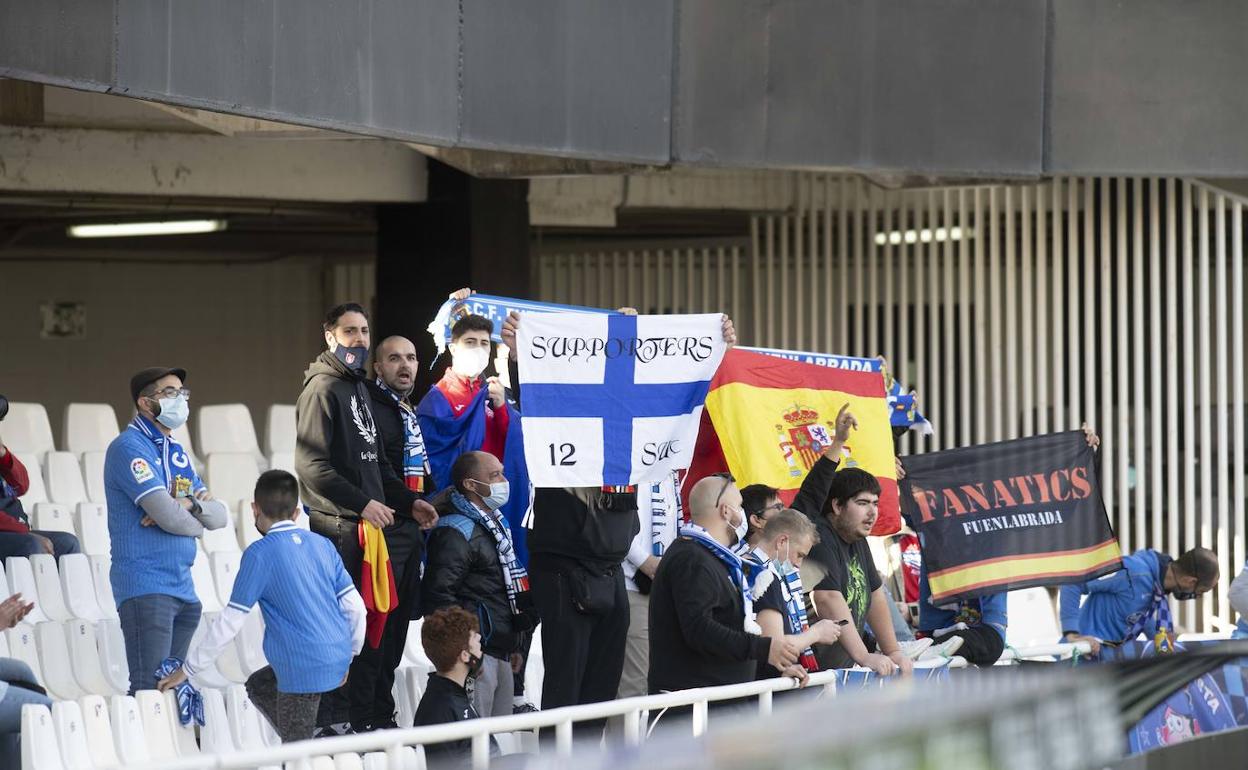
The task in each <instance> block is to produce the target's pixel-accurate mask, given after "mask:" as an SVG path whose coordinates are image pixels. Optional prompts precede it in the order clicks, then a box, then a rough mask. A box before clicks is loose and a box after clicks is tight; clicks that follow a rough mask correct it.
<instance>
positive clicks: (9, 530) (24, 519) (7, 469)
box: [0, 441, 80, 561]
mask: <svg viewBox="0 0 1248 770" xmlns="http://www.w3.org/2000/svg"><path fill="white" fill-rule="evenodd" d="M28 489H30V476H29V475H28V474H27V473H26V466H25V465H22V461H21V460H19V459H17V455H15V454H13V453H12V452H10V451H9V448H8V447H7V446H5V445H4V442H3V441H0V561H3V560H4V559H7V558H8V557H10V556H35V555H37V554H41V553H50V554H52V555H53V556H55V557H56V558H58V559H59V558H61V557H62V556H64V555H65V554H67V553H78V552H79V550H80V549H79V546H78V538H76V537H74V535H73V534H72V533H70V532H39V531H36V530H32V529H31V528H30V518H29V517H28V516H27V514H26V511H25V509H24V508H23V507H22V501H21V500H19V499H18V498H19V497H21V496H22V495H24V494H26V490H28Z"/></svg>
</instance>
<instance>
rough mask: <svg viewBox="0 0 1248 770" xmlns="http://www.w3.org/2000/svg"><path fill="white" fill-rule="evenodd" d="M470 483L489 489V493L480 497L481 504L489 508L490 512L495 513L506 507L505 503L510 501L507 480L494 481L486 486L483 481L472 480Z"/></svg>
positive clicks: (509, 487)
mask: <svg viewBox="0 0 1248 770" xmlns="http://www.w3.org/2000/svg"><path fill="white" fill-rule="evenodd" d="M472 482H473V483H474V484H480V485H481V486H483V487H489V488H490V493H489V494H488V495H485V496H484V497H482V498H481V502H483V503H485V507H486V508H489V509H490V510H491V511H497V510H498V509H499V508H502V507H503V506H504V505H506V504H507V501H508V500H509V499H511V482H510V481H508V480H507V479H503V480H502V481H495V482H494V483H492V484H487V483H485V482H484V481H477V480H476V479H472Z"/></svg>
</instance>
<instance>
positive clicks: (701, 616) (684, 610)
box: [650, 474, 805, 693]
mask: <svg viewBox="0 0 1248 770" xmlns="http://www.w3.org/2000/svg"><path fill="white" fill-rule="evenodd" d="M689 516H690V523H689V524H688V525H686V526H684V527H682V528H681V530H680V538H679V539H678V540H677V541H676V542H674V543H672V547H671V548H669V549H668V550H667V553H666V555H664V557H663V560H662V561H661V562H660V564H659V569H658V572H657V573H656V575H655V578H654V590H653V591H652V593H651V595H650V692H652V693H659V692H669V691H673V690H684V689H687V688H690V687H714V686H717V685H724V684H736V683H739V682H748V681H750V680H752V679H754V677H755V675H756V673H757V670H758V665H759V664H767V663H770V664H771V665H772V666H774V667H775V668H776V669H777V670H779V671H784V672H785V673H786V674H789V673H790V672H792V674H793V675H794V676H798V677H799V678H804V676H805V674H804V673H803V672H800V671H798V670H797V669H796V667H794V668H792V669H791V668H790V667H793V666H794V664H795V663H796V662H797V658H798V654H799V653H800V651H801V649H800V648H799V647H797V645H796V644H795V643H794V642H793V640H791V639H788V638H786V637H784V636H780V637H773V638H768V637H766V636H762V635H761V634H760V633H759V631H760V629H759V627H758V625H757V624H756V623H755V621H754V611H753V597H752V596H751V591H750V586H749V583H748V580H747V577H746V574H745V568H744V566H743V565H742V562H741V557H740V556H739V555H737V553H736V552H735V551H734V550H733V546H734V545H736V544H737V543H738V542H739V541H741V540H742V539H744V537H745V531H746V527H747V524H746V518H745V509H743V508H742V507H741V493H740V492H739V491H738V490H737V487H736V485H735V484H734V483H733V480H732V476H730V475H728V474H717V475H715V476H708V477H706V478H704V479H702V480H701V481H699V482H698V483H697V484H695V485H694V486H693V489H692V490H691V491H690V493H689ZM725 577H727V578H728V579H727V580H725V579H724V578H725Z"/></svg>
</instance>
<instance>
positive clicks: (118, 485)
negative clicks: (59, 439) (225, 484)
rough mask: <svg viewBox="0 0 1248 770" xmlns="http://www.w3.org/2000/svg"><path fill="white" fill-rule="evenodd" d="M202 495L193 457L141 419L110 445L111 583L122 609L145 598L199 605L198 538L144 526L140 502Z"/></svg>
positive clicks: (107, 489) (106, 462)
mask: <svg viewBox="0 0 1248 770" xmlns="http://www.w3.org/2000/svg"><path fill="white" fill-rule="evenodd" d="M201 489H204V482H203V481H201V480H200V478H199V474H197V473H196V472H195V468H194V467H192V465H191V458H190V456H189V455H187V453H186V451H185V450H183V449H182V447H181V446H180V445H179V444H178V442H176V441H174V440H173V439H171V438H169V437H167V436H165V434H163V433H161V432H160V429H159V428H157V427H156V425H155V424H153V423H152V422H151V421H150V420H148V419H147V418H146V417H143V416H142V415H140V416H138V417H135V418H134V420H133V421H132V422H131V423H130V425H128V426H127V427H126V429H125V430H123V431H122V432H121V435H119V436H118V437H117V438H115V439H113V442H112V443H111V444H109V445H108V452H107V453H106V454H105V455H104V492H105V496H106V499H107V502H108V534H109V537H110V539H111V540H112V559H113V566H112V571H111V573H110V579H111V582H112V585H113V597H114V598H115V599H116V601H117V605H118V606H121V604H122V602H124V601H126V600H127V599H133V598H134V597H136V596H144V595H146V594H165V595H167V596H173V597H176V598H178V599H181V600H183V601H186V602H195V601H198V599H197V597H196V596H195V585H194V584H193V583H192V582H191V565H192V564H193V563H194V562H195V550H196V549H195V538H194V537H190V536H188V535H174V534H171V533H169V532H166V531H164V530H163V529H161V528H160V527H144V526H142V525H141V524H140V523H139V522H141V521H142V520H143V516H144V515H145V514H144V513H143V508H142V507H140V505H139V501H141V500H142V499H143V498H144V497H147V496H148V495H150V494H153V493H156V492H160V491H164V492H167V493H169V494H170V495H172V496H173V497H189V496H191V495H193V494H195V493H196V492H198V491H199V490H201Z"/></svg>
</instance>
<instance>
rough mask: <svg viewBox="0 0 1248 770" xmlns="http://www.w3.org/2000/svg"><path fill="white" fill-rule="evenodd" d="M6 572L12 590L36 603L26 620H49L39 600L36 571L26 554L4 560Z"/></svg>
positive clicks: (34, 621) (36, 621) (39, 621)
mask: <svg viewBox="0 0 1248 770" xmlns="http://www.w3.org/2000/svg"><path fill="white" fill-rule="evenodd" d="M4 574H5V576H6V577H8V579H9V590H10V591H12V592H13V593H17V594H21V595H22V598H23V599H25V600H26V601H28V602H34V603H35V608H34V609H32V610H31V611H30V614H29V615H27V616H26V622H27V623H30V624H32V625H33V624H35V623H41V622H43V621H45V620H48V619H49V618H48V615H47V613H46V612H44V611H43V605H42V603H41V602H40V601H39V587H38V586H37V585H36V584H35V571H34V570H33V569H32V568H31V566H30V559H27V558H26V557H25V556H10V557H9V558H7V559H5V560H4Z"/></svg>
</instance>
